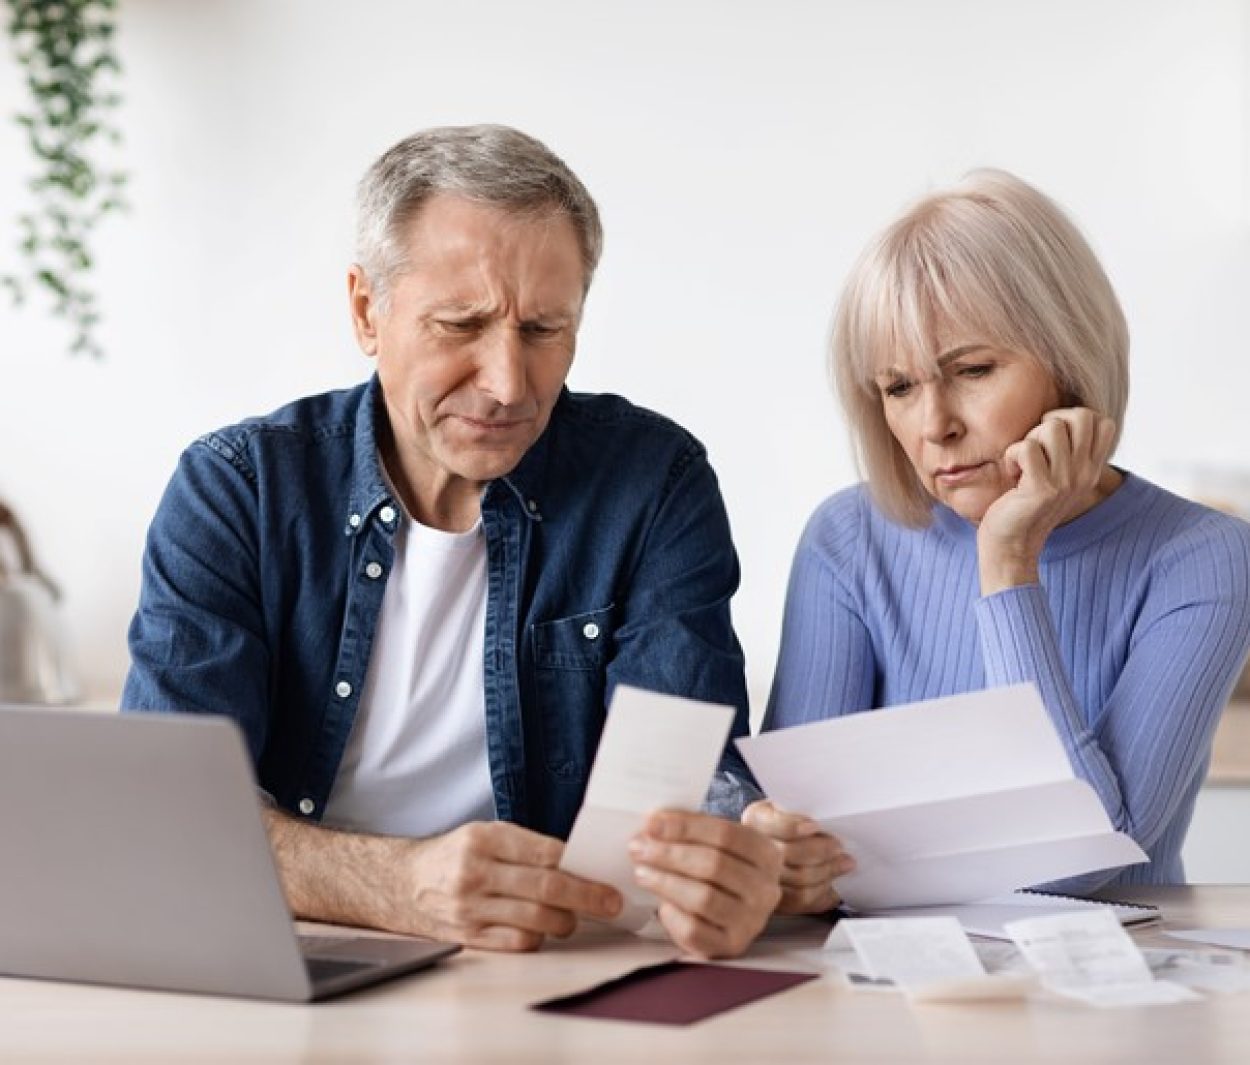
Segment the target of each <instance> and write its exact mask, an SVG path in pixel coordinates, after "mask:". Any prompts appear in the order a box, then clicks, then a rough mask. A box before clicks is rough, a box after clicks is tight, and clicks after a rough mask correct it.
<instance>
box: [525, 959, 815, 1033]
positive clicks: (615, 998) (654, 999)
mask: <svg viewBox="0 0 1250 1065" xmlns="http://www.w3.org/2000/svg"><path fill="white" fill-rule="evenodd" d="M815 979H816V976H815V974H814V973H791V972H779V971H777V970H775V969H740V968H737V967H735V966H732V965H703V964H700V963H697V962H685V961H666V962H661V963H660V964H659V965H647V966H644V967H643V968H641V969H635V970H633V972H628V973H625V975H624V976H618V977H616V979H614V980H609V981H608V982H607V983H604V984H598V985H596V986H595V987H591V988H587V989H586V990H585V991H579V992H577V993H576V994H573V995H562V996H561V997H560V998H553V999H548V1000H547V1001H546V1002H536V1003H534V1004H533V1005H532V1006H531V1007H530V1008H531V1009H535V1010H541V1011H543V1012H545V1013H569V1014H572V1015H573V1016H575V1017H602V1018H607V1019H609V1020H617V1021H646V1022H649V1023H651V1024H693V1023H694V1022H695V1021H701V1020H703V1019H704V1018H705V1017H712V1016H714V1015H715V1014H717V1013H723V1012H724V1011H725V1010H731V1009H733V1008H734V1007H735V1006H743V1005H745V1004H746V1003H748V1002H754V1001H755V1000H756V999H758V998H764V997H765V996H766V995H772V994H775V993H776V992H778V991H784V990H785V989H786V988H788V987H794V986H795V985H796V984H802V983H806V982H807V981H808V980H815Z"/></svg>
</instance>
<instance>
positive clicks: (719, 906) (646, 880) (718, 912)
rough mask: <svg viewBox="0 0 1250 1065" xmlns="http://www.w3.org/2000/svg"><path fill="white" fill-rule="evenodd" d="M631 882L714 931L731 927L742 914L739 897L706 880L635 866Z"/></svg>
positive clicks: (649, 866)
mask: <svg viewBox="0 0 1250 1065" xmlns="http://www.w3.org/2000/svg"><path fill="white" fill-rule="evenodd" d="M634 879H635V880H637V881H638V883H639V884H640V885H641V886H642V887H644V888H646V889H647V890H648V891H650V892H653V893H654V894H656V895H658V896H659V897H660V899H661V900H662V901H663V902H664V903H668V904H671V905H673V906H676V907H677V908H678V909H679V910H681V911H682V912H683V913H687V914H690V915H691V916H695V917H698V918H700V919H701V920H703V921H706V922H707V923H708V924H712V925H715V926H716V927H717V928H729V927H731V926H732V925H733V924H734V922H735V920H736V919H737V918H738V915H739V914H740V913H741V912H742V906H741V899H742V896H740V895H738V894H737V892H736V891H734V892H733V894H731V893H730V892H731V891H732V890H733V889H732V888H731V889H726V888H724V887H721V886H719V885H717V884H714V883H710V882H708V881H706V880H698V879H692V878H691V877H688V876H684V875H683V874H681V873H673V872H669V871H668V870H666V869H663V868H659V867H657V866H653V865H640V866H638V867H637V868H636V869H635V870H634ZM739 890H741V888H739Z"/></svg>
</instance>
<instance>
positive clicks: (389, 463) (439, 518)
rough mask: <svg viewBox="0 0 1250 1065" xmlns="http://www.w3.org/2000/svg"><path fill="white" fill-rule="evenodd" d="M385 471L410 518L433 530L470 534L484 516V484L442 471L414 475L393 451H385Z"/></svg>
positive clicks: (383, 464) (383, 466)
mask: <svg viewBox="0 0 1250 1065" xmlns="http://www.w3.org/2000/svg"><path fill="white" fill-rule="evenodd" d="M382 468H383V471H384V472H385V474H386V479H387V481H388V482H389V483H390V486H391V489H392V490H393V491H394V492H395V494H396V495H397V496H399V500H400V502H401V503H402V504H403V506H404V510H405V511H406V512H407V513H408V516H409V517H410V518H412V519H413V520H414V521H417V522H420V523H421V524H422V525H424V526H426V527H427V528H430V529H439V530H441V531H442V532H468V530H469V529H472V528H473V526H474V525H476V524H477V522H478V519H479V518H481V516H482V487H483V486H482V485H480V484H477V483H476V482H474V481H467V480H464V479H463V478H460V477H453V476H451V475H450V474H447V473H443V472H441V471H439V472H437V473H435V474H434V475H433V476H432V477H426V478H422V477H420V476H414V472H415V471H409V470H407V469H405V468H404V464H403V463H402V462H401V461H400V460H399V458H398V456H396V455H395V454H394V452H393V451H392V450H391V449H390V448H384V449H383V452H382Z"/></svg>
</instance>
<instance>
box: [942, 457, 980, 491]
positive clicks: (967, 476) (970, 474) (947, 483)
mask: <svg viewBox="0 0 1250 1065" xmlns="http://www.w3.org/2000/svg"><path fill="white" fill-rule="evenodd" d="M989 465H990V464H989V463H988V462H976V463H972V464H970V465H967V466H943V467H942V468H941V469H940V470H934V471H933V479H934V480H935V481H936V482H937V483H938V484H940V485H942V486H944V487H946V488H951V487H953V486H955V485H960V484H964V483H965V482H967V481H971V480H973V479H974V478H976V477H977V476H979V475H980V474H981V473H982V472H983V471H984V470H985V468H986V467H987V466H989Z"/></svg>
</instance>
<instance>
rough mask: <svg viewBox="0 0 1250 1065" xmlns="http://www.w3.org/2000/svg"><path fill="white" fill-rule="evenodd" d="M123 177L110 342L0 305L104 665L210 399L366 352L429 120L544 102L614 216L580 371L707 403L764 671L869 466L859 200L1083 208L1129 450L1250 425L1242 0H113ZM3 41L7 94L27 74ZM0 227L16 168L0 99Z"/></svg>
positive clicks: (307, 380)
mask: <svg viewBox="0 0 1250 1065" xmlns="http://www.w3.org/2000/svg"><path fill="white" fill-rule="evenodd" d="M120 17H121V32H120V40H119V44H120V49H121V54H122V59H123V61H124V63H125V79H124V82H123V84H122V89H123V91H124V93H125V96H126V103H125V107H124V110H123V111H122V113H121V122H122V125H123V127H124V131H125V134H126V138H127V141H126V147H125V162H126V165H127V166H128V167H129V169H130V170H131V171H132V173H133V186H132V199H133V203H134V210H133V213H132V214H130V215H129V216H125V217H120V218H118V217H114V218H113V219H111V220H110V221H108V222H107V223H106V224H105V226H104V228H103V229H102V230H101V234H100V237H101V239H100V244H99V272H98V276H97V280H98V286H99V290H100V292H101V296H102V299H103V305H104V309H105V312H106V315H107V320H106V322H105V326H104V329H103V331H102V339H103V341H104V343H105V345H106V347H107V349H108V356H107V358H106V360H104V361H102V362H99V363H95V362H91V361H85V360H82V359H75V358H71V357H69V356H67V355H66V354H65V353H64V349H65V342H66V333H65V331H64V329H63V328H62V327H61V326H60V325H59V324H58V323H55V322H51V321H49V320H48V319H47V317H46V316H45V315H44V314H42V313H41V311H40V310H39V309H38V308H37V307H36V308H33V309H27V310H23V311H13V310H11V309H9V308H7V307H4V308H3V309H0V497H2V498H5V499H7V500H8V501H10V502H11V503H12V504H13V505H14V506H15V507H17V508H18V509H19V510H20V512H21V514H22V515H24V516H25V518H26V520H27V522H28V524H29V525H30V527H31V530H32V533H33V535H34V538H35V540H36V543H37V546H38V549H39V552H40V554H41V555H42V557H43V559H44V561H45V562H46V565H47V567H48V569H49V570H50V571H51V572H52V573H54V574H55V575H56V576H57V577H58V578H59V579H60V580H61V581H62V583H63V584H64V585H65V587H66V589H67V591H68V602H67V604H66V611H67V618H68V621H69V623H70V626H71V628H72V633H73V637H74V641H75V643H76V645H77V649H78V655H79V659H80V664H81V669H82V671H83V673H84V675H85V677H86V679H87V681H88V684H89V686H90V687H91V688H92V689H94V690H97V691H103V692H107V691H109V690H113V689H116V688H118V687H119V686H120V683H121V679H122V677H123V675H124V670H125V661H126V659H125V626H126V623H127V621H128V618H129V615H130V612H131V610H132V608H133V604H134V600H135V597H136V593H137V587H138V563H139V555H140V551H141V545H142V536H143V532H144V529H145V527H146V523H147V521H148V519H149V517H150V515H151V512H152V510H153V507H154V506H155V504H156V501H157V498H158V496H159V493H160V492H161V489H162V487H163V485H164V482H165V480H166V478H167V477H168V475H169V473H170V471H171V469H172V467H173V464H174V462H175V459H176V457H177V454H178V452H179V451H180V449H181V448H182V447H183V446H184V445H185V444H186V443H187V442H188V441H189V440H190V439H192V438H193V437H194V436H195V435H197V434H198V433H200V432H202V431H204V430H206V429H209V428H212V427H214V426H217V425H219V424H222V423H225V422H229V421H233V420H236V419H238V418H240V417H243V416H245V415H248V414H252V413H258V412H261V411H264V410H267V409H270V408H272V407H274V406H276V405H278V404H279V403H281V402H283V401H285V400H287V399H289V398H292V397H294V396H296V395H299V394H303V393H308V392H312V391H317V390H321V389H325V388H329V387H335V386H339V385H344V384H349V383H352V382H354V381H356V380H358V379H360V378H361V377H363V376H364V375H365V374H366V373H367V372H368V369H369V367H368V364H367V363H366V361H365V360H364V359H363V358H362V357H361V356H359V355H358V354H357V353H356V352H355V350H354V347H353V343H352V340H351V337H350V334H349V331H348V324H347V316H346V305H345V300H344V291H345V289H344V283H343V277H344V270H345V268H346V265H347V263H348V261H349V259H350V255H351V225H352V194H353V186H354V183H355V181H356V179H357V178H358V176H359V174H360V173H361V172H362V171H363V169H364V168H365V166H366V165H367V164H368V163H369V161H370V160H371V159H372V158H373V157H374V156H375V155H376V154H378V153H379V152H380V151H381V150H382V149H384V148H385V147H387V146H388V145H389V144H391V143H392V142H393V141H395V140H396V139H398V138H399V137H401V136H403V135H405V134H407V133H409V132H411V131H412V130H415V129H417V128H419V127H423V126H428V125H433V124H443V123H462V122H476V121H496V122H505V123H510V124H513V125H516V126H519V127H521V128H523V129H525V130H527V131H529V132H532V133H534V134H536V135H538V136H539V137H541V138H542V139H543V140H545V141H546V142H547V143H548V144H550V145H551V146H552V147H553V148H554V149H555V150H556V151H557V152H559V153H560V154H561V155H563V156H564V158H565V159H566V160H567V161H568V162H569V163H570V164H571V165H572V166H573V167H574V169H575V170H577V171H578V173H579V174H580V175H581V176H582V177H583V178H584V179H585V181H586V182H587V184H588V185H589V187H590V188H591V190H592V191H593V192H594V193H595V195H596V196H597V198H598V199H599V202H600V206H601V208H602V211H603V214H604V218H605V223H606V227H607V233H608V241H607V250H606V255H605V258H604V262H603V266H602V269H601V272H600V274H599V276H598V278H597V280H596V283H595V287H594V290H593V291H592V293H591V298H590V303H589V308H588V314H587V318H586V323H585V327H584V331H583V334H582V341H581V353H580V354H579V356H578V361H577V364H576V365H575V367H574V370H573V375H572V379H571V383H572V385H573V386H574V387H576V388H582V389H590V390H612V391H619V392H622V393H624V394H626V395H628V396H630V397H631V398H633V399H635V400H636V401H639V402H642V403H645V404H648V405H651V406H654V407H657V408H659V409H661V410H663V411H665V412H667V413H669V414H671V415H672V416H674V417H676V418H677V419H678V420H680V421H682V422H684V423H685V424H686V425H688V426H689V427H690V428H692V429H693V430H694V431H695V432H696V433H697V434H698V435H700V436H701V437H702V438H703V440H704V441H705V442H706V443H707V445H708V446H709V449H710V451H711V454H712V458H713V461H714V462H715V464H716V466H717V468H718V470H719V472H720V474H721V477H722V481H723V484H724V489H725V494H726V498H727V501H728V505H729V508H730V512H731V517H732V519H733V522H734V527H735V533H736V536H737V540H738V544H739V548H740V552H741V556H742V562H743V568H744V573H745V577H744V581H743V586H742V591H741V593H740V595H739V597H738V599H737V601H736V607H735V609H736V619H737V623H738V626H739V630H740V632H741V635H742V638H743V641H744V643H745V645H746V648H747V652H748V656H749V667H750V671H751V679H752V686H753V689H754V690H755V692H756V693H757V695H758V694H759V693H760V692H762V691H764V690H766V688H767V684H768V679H769V675H770V671H771V668H772V659H773V656H774V654H775V651H776V644H777V633H778V626H779V620H780V612H781V603H782V596H783V592H784V583H785V577H786V573H787V569H788V565H789V557H790V553H791V551H792V549H793V545H794V542H795V540H796V538H797V536H798V533H799V531H800V529H801V527H802V524H803V522H804V520H805V518H806V516H807V514H808V513H809V512H810V511H811V509H812V508H813V506H814V505H815V504H816V503H817V502H818V501H819V500H820V499H821V498H823V497H824V496H825V495H827V494H828V493H830V492H831V491H833V490H835V489H837V488H839V487H842V486H844V485H846V484H848V483H850V482H851V481H852V480H853V478H854V467H853V463H852V461H851V458H850V455H849V451H848V447H847V444H846V441H845V439H844V431H843V427H842V424H841V422H840V420H839V418H838V415H837V413H836V412H835V410H834V405H833V401H832V398H831V396H830V393H829V390H828V388H827V386H826V378H825V373H824V368H823V349H824V341H825V334H826V331H827V326H828V321H829V317H830V312H831V308H832V305H833V301H834V297H835V293H836V291H837V287H838V285H839V282H840V280H841V278H842V277H843V275H844V272H845V271H846V269H847V267H848V265H849V263H850V261H851V259H852V258H853V256H854V255H855V253H856V252H857V250H858V249H859V247H860V246H861V245H862V244H863V242H864V241H865V240H866V239H867V238H868V236H869V235H870V234H871V233H872V232H874V231H875V230H876V229H878V228H879V227H880V226H882V225H883V224H884V223H885V222H887V221H888V220H889V219H890V217H891V216H892V215H893V214H894V213H896V212H897V211H898V210H899V209H900V208H901V207H902V206H903V205H904V204H905V202H907V201H908V200H910V199H911V198H913V197H914V196H916V195H917V194H920V193H922V192H924V191H925V190H926V189H928V188H930V187H932V186H933V185H935V184H939V183H943V182H946V181H949V180H951V179H954V178H955V177H957V176H958V175H959V174H960V173H962V172H963V171H964V170H965V169H967V168H969V167H972V166H976V165H982V164H991V165H997V166H1003V167H1007V168H1010V169H1013V170H1015V171H1017V172H1018V173H1020V174H1021V175H1022V176H1025V177H1026V178H1028V179H1030V180H1032V181H1034V182H1035V183H1037V184H1039V185H1040V186H1041V187H1042V188H1044V189H1046V190H1047V191H1049V192H1051V193H1052V194H1053V195H1055V196H1056V197H1057V198H1058V199H1059V200H1060V201H1061V202H1063V203H1064V204H1066V205H1067V206H1068V207H1069V208H1070V209H1071V210H1072V212H1073V213H1074V214H1075V215H1076V217H1077V219H1078V220H1079V221H1080V222H1081V223H1082V225H1083V226H1084V228H1085V229H1086V231H1087V232H1088V233H1089V234H1090V236H1091V238H1092V241H1093V243H1094V245H1095V247H1096V248H1097V249H1098V250H1099V251H1100V253H1101V254H1102V256H1103V258H1104V261H1105V263H1106V265H1107V268H1108V270H1109V272H1110V274H1111V276H1112V279H1113V280H1114V282H1115V283H1116V285H1117V286H1118V289H1119V292H1120V295H1121V297H1122V299H1123V302H1124V304H1125V308H1126V311H1127V313H1128V316H1129V319H1130V322H1131V323H1132V326H1133V330H1134V373H1135V377H1134V385H1133V399H1132V402H1131V405H1130V416H1129V421H1128V425H1127V428H1126V431H1125V435H1124V443H1123V446H1122V450H1121V452H1120V459H1121V461H1122V462H1123V463H1125V464H1126V465H1128V466H1130V467H1132V468H1133V469H1135V470H1137V471H1138V472H1141V473H1143V474H1145V475H1147V476H1150V477H1153V478H1155V479H1158V480H1162V481H1164V482H1165V483H1175V481H1176V479H1177V477H1178V476H1180V473H1179V472H1178V471H1182V470H1183V469H1184V467H1186V466H1188V465H1191V464H1195V463H1205V464H1211V463H1214V464H1224V465H1236V464H1238V463H1240V462H1242V461H1244V460H1245V459H1246V458H1247V457H1250V419H1247V417H1246V409H1245V408H1246V402H1247V397H1250V359H1248V358H1247V357H1246V356H1247V354H1248V352H1247V342H1246V337H1247V334H1248V329H1247V326H1248V325H1250V322H1248V320H1247V319H1248V317H1250V300H1247V299H1246V298H1245V294H1246V292H1247V281H1250V179H1248V176H1247V172H1248V167H1250V149H1248V143H1247V128H1248V126H1247V122H1248V116H1247V110H1248V108H1247V100H1248V96H1250V79H1248V78H1247V55H1248V53H1250V3H1248V2H1247V0H1187V2H1185V3H1180V2H1177V0H1019V2H1014V3H1012V2H1002V0H932V2H926V0H879V2H873V0H847V2H834V0H830V2H823V3H822V2H816V0H811V2H803V0H768V2H763V0H760V2H757V0H740V2H733V0H719V2H714V0H701V2H696V0H689V2H681V0H658V2H657V0H630V2H627V3H626V2H621V3H608V2H599V3H586V2H581V3H577V2H572V0H568V2H564V0H534V2H528V3H520V2H492V3H485V2H483V3H472V2H462V3H448V2H446V0H443V2H433V3H426V2H405V0H358V2H354V3H342V2H339V0H122V3H121V14H120ZM19 92H20V83H19V81H18V77H17V72H16V70H15V68H14V64H13V61H12V59H11V57H10V56H9V55H8V54H7V53H6V54H4V55H3V56H0V105H2V108H3V110H4V111H5V112H8V111H10V110H12V109H13V107H14V106H15V105H16V103H17V101H18V94H19ZM0 160H2V162H0V265H3V266H10V265H12V264H13V261H14V260H13V253H12V250H11V243H12V240H11V234H12V233H13V228H12V226H11V224H10V219H11V218H12V216H13V214H14V213H15V212H16V211H17V209H18V208H19V206H20V205H21V203H22V202H23V199H24V194H23V192H22V189H23V185H22V182H23V180H24V177H25V170H24V167H25V157H24V152H23V146H22V144H21V141H20V139H19V133H18V130H17V129H16V127H14V126H12V125H11V124H8V123H5V124H3V125H2V126H0Z"/></svg>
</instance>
